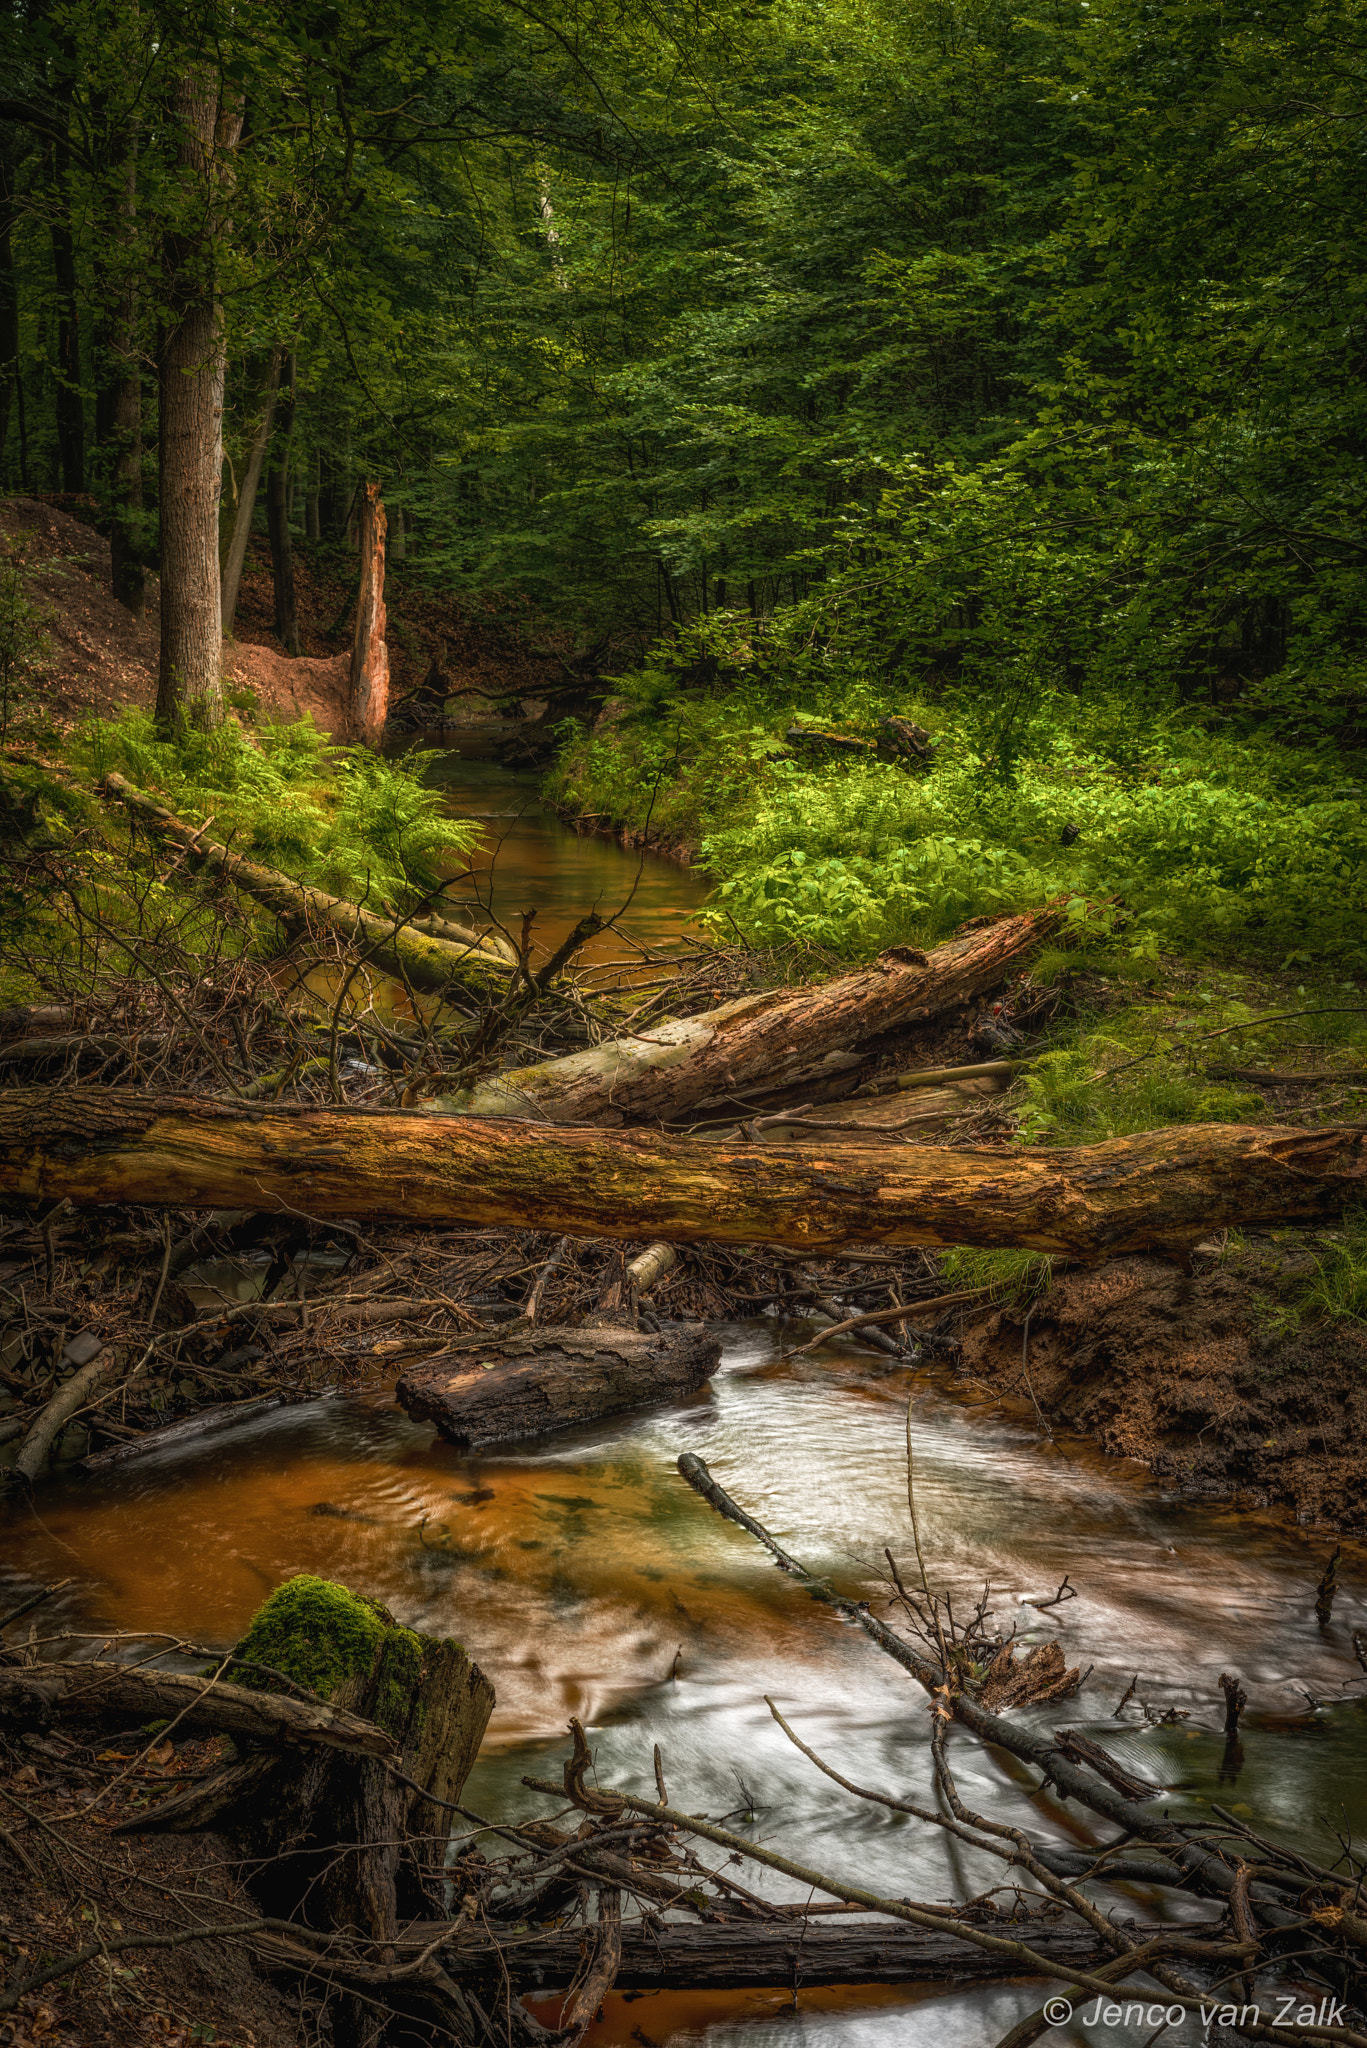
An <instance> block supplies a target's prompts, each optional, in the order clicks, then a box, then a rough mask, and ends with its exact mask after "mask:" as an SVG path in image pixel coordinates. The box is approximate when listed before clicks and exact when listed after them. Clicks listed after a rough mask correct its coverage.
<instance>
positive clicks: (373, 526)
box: [351, 484, 389, 750]
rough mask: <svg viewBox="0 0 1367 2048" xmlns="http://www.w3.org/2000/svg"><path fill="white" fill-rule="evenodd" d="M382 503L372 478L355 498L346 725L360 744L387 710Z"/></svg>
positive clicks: (366, 743)
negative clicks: (357, 574) (357, 543)
mask: <svg viewBox="0 0 1367 2048" xmlns="http://www.w3.org/2000/svg"><path fill="white" fill-rule="evenodd" d="M384 537H385V516H384V503H383V500H382V499H381V497H380V486H379V485H378V484H367V485H366V487H365V493H364V496H363V498H362V500H361V590H360V599H359V601H358V603H357V606H356V639H355V643H354V645H353V647H352V650H351V729H352V733H353V735H354V736H355V738H356V739H358V740H359V741H360V743H361V745H362V746H363V747H371V748H374V749H376V750H378V749H379V747H380V744H381V742H382V741H383V739H384V728H385V720H386V719H387V718H388V716H389V649H388V648H387V647H386V645H385V637H384V636H385V625H386V619H385V608H384Z"/></svg>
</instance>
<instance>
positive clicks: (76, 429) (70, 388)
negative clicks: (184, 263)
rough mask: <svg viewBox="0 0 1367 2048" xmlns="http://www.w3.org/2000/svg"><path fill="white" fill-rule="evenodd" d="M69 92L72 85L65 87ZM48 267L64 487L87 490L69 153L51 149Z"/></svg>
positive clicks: (63, 146)
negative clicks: (51, 276) (53, 299)
mask: <svg viewBox="0 0 1367 2048" xmlns="http://www.w3.org/2000/svg"><path fill="white" fill-rule="evenodd" d="M66 96H67V97H68V98H69V96H70V86H69V85H68V87H67V88H66ZM52 186H53V199H54V204H53V213H52V265H53V271H54V273H55V277H56V285H57V362H56V411H57V449H58V454H59V457H60V460H61V465H62V489H63V490H64V491H70V492H72V493H79V492H81V491H83V490H84V489H85V397H84V394H83V392H82V390H81V313H80V303H79V301H78V299H77V296H76V245H75V240H74V238H73V235H72V231H71V151H70V149H69V148H68V147H67V145H66V143H65V142H57V143H55V144H54V145H53V151H52Z"/></svg>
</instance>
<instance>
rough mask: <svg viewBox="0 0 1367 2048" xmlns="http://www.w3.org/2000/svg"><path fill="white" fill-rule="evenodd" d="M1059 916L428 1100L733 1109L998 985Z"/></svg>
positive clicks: (512, 1111) (626, 1112) (508, 1106)
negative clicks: (883, 1036) (886, 1033)
mask: <svg viewBox="0 0 1367 2048" xmlns="http://www.w3.org/2000/svg"><path fill="white" fill-rule="evenodd" d="M1061 922H1062V910H1061V909H1060V908H1058V907H1057V906H1052V905H1051V906H1050V907H1049V908H1048V909H1045V910H1039V911H1034V912H1031V913H1029V914H1027V915H1025V916H1021V917H1004V918H1000V919H998V921H997V922H996V923H994V924H990V925H986V926H981V927H979V928H978V929H976V930H973V931H967V932H961V933H960V934H959V935H958V936H957V937H955V938H952V939H950V940H948V941H947V942H946V944H945V945H943V946H937V947H936V948H935V950H934V952H933V953H930V954H926V953H917V952H914V951H913V950H912V949H911V948H909V947H894V948H893V950H892V951H891V952H888V953H884V954H883V955H882V957H881V958H880V959H879V960H878V961H877V962H876V963H875V964H874V966H872V967H865V968H861V969H860V971H859V972H858V973H857V974H845V975H841V976H839V977H838V978H837V979H836V980H834V981H828V982H823V983H821V984H819V985H818V986H816V987H808V988H801V989H782V988H781V989H766V990H762V991H760V992H759V993H757V994H755V995H747V996H741V997H739V998H738V999H737V1000H736V1001H735V1002H731V1003H723V1004H722V1005H721V1007H720V1009H716V1010H709V1011H708V1012H707V1013H706V1015H704V1016H701V1017H685V1018H681V1019H677V1020H675V1021H674V1022H671V1023H667V1024H659V1025H652V1026H651V1027H650V1028H649V1030H647V1031H644V1032H640V1033H637V1034H635V1035H634V1036H632V1037H630V1038H618V1039H613V1040H612V1041H611V1042H610V1043H608V1044H607V1045H600V1046H595V1047H593V1048H592V1049H591V1050H590V1051H588V1052H579V1053H572V1054H571V1055H570V1056H569V1058H568V1059H561V1060H548V1061H547V1062H546V1063H545V1064H544V1065H542V1066H537V1067H519V1068H516V1069H514V1070H513V1071H512V1072H510V1073H506V1074H498V1075H496V1076H494V1077H493V1078H492V1079H491V1080H488V1081H482V1082H480V1083H478V1084H477V1085H476V1086H475V1087H473V1088H469V1089H466V1090H464V1091H462V1092H461V1093H460V1094H456V1095H448V1096H439V1097H438V1098H437V1099H436V1101H435V1102H434V1103H433V1105H432V1106H433V1108H434V1109H437V1110H463V1111H465V1112H466V1113H467V1114H469V1115H472V1116H517V1117H534V1118H536V1119H537V1120H538V1121H543V1122H550V1123H556V1124H587V1123H593V1122H595V1121H596V1120H597V1119H598V1118H600V1117H602V1116H604V1115H605V1114H611V1115H612V1116H613V1118H614V1120H621V1119H623V1118H625V1119H627V1120H628V1121H637V1120H640V1121H644V1122H649V1123H656V1122H659V1123H671V1122H674V1121H677V1120H678V1119H679V1118H682V1117H686V1116H687V1115H689V1114H690V1113H691V1112H692V1111H694V1110H695V1109H705V1108H709V1107H715V1108H717V1109H721V1110H731V1109H742V1110H744V1109H746V1106H747V1104H748V1103H751V1102H753V1100H754V1098H755V1096H756V1095H758V1094H759V1093H761V1092H763V1093H765V1094H772V1093H774V1092H776V1091H777V1090H779V1089H783V1088H794V1087H806V1086H807V1085H808V1084H809V1083H811V1082H814V1081H818V1080H820V1081H827V1082H828V1081H830V1080H831V1079H832V1078H833V1077H834V1076H835V1075H837V1074H840V1073H845V1074H848V1075H850V1076H853V1077H855V1078H857V1076H858V1072H859V1069H860V1068H862V1067H863V1066H865V1065H866V1064H868V1062H869V1059H870V1047H871V1044H872V1042H873V1041H874V1040H875V1039H877V1038H878V1037H879V1036H881V1034H882V1033H884V1032H887V1031H894V1030H898V1029H900V1028H903V1027H905V1026H908V1025H916V1024H926V1023H929V1022H930V1020H931V1019H932V1018H934V1017H938V1016H941V1015H943V1014H944V1012H945V1011H947V1010H952V1009H955V1008H956V1007H957V1006H958V1005H960V1004H962V1003H967V1002H970V1001H971V1000H972V999H973V998H974V997H976V996H980V995H982V994H984V993H985V992H986V991H987V990H988V989H991V988H996V987H998V986H999V985H1000V984H1001V983H1002V982H1003V981H1005V980H1006V979H1007V977H1008V975H1010V974H1011V973H1012V972H1014V971H1015V970H1016V969H1017V968H1018V967H1020V966H1021V965H1022V964H1023V963H1024V961H1025V960H1026V959H1027V957H1028V956H1029V954H1030V953H1031V952H1032V951H1033V950H1034V948H1035V947H1036V946H1037V945H1039V944H1040V942H1041V941H1042V940H1043V939H1046V938H1047V937H1048V936H1049V935H1050V933H1051V932H1054V931H1056V930H1057V929H1058V927H1059V925H1060V923H1061Z"/></svg>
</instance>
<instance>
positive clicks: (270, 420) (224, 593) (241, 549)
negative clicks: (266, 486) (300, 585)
mask: <svg viewBox="0 0 1367 2048" xmlns="http://www.w3.org/2000/svg"><path fill="white" fill-rule="evenodd" d="M283 354H284V351H283V350H282V349H278V348H276V349H272V350H271V359H270V364H269V367H268V368H267V371H266V389H265V393H264V395H263V397H262V401H261V418H260V420H259V421H258V422H257V428H256V433H255V434H254V435H253V437H252V447H251V453H250V455H249V456H248V457H247V470H246V474H245V476H244V477H243V479H242V487H241V489H240V490H239V492H238V494H237V513H236V516H235V517H234V519H233V532H232V539H231V540H230V541H229V542H228V558H227V560H226V562H225V563H224V565H223V581H222V585H221V589H220V605H221V611H222V620H223V633H224V637H225V638H227V637H228V636H229V635H230V634H231V633H232V630H233V621H234V619H235V618H236V617H237V595H238V592H239V590H240V589H241V588H242V571H243V569H244V567H245V566H246V561H247V547H248V544H249V542H250V540H251V535H252V515H253V513H254V512H255V511H256V494H257V492H258V490H259V489H260V487H261V471H262V468H263V467H264V465H265V461H266V449H267V447H268V446H269V445H270V438H271V429H272V427H273V425H274V421H275V394H276V390H277V388H278V386H279V383H280V364H281V360H282V358H283Z"/></svg>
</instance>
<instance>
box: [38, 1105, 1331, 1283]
mask: <svg viewBox="0 0 1367 2048" xmlns="http://www.w3.org/2000/svg"><path fill="white" fill-rule="evenodd" d="M0 1191H3V1192H4V1193H6V1194H9V1195H13V1196H18V1197H20V1198H21V1199H26V1200H29V1201H54V1200H56V1199H58V1198H60V1197H62V1196H65V1197H66V1198H67V1199H68V1200H69V1201H71V1202H73V1203H74V1204H76V1205H77V1206H82V1207H90V1206H98V1205H101V1204H107V1203H113V1202H134V1203H154V1204H160V1203H167V1204H172V1205H179V1206H187V1207H191V1208H206V1209H207V1208H216V1209H231V1208H239V1209H240V1208H247V1209H252V1210H256V1211H261V1210H267V1211H269V1210H279V1211H289V1212H294V1213H296V1214H303V1215H305V1216H309V1217H318V1218H336V1217H346V1218H357V1217H381V1216H383V1217H397V1218H400V1219H402V1220H404V1221H405V1222H409V1223H417V1224H439V1225H443V1226H452V1225H478V1226H484V1227H494V1228H499V1227H507V1228H517V1229H523V1228H533V1229H540V1230H554V1231H559V1232H565V1233H568V1234H572V1235H575V1236H583V1237H600V1238H609V1239H639V1238H642V1237H650V1238H653V1239H659V1240H661V1241H665V1242H671V1243H686V1242H690V1241H698V1240H705V1239H706V1240H711V1241H713V1242H720V1243H727V1244H773V1245H781V1246H787V1247H794V1248H796V1249H799V1250H804V1251H815V1250H817V1249H825V1248H839V1247H841V1246H844V1245H848V1244H851V1243H868V1244H891V1245H926V1246H936V1245H987V1246H1020V1247H1023V1248H1026V1249H1029V1250H1033V1251H1042V1252H1055V1253H1061V1254H1066V1255H1070V1256H1073V1257H1078V1258H1084V1259H1087V1258H1109V1257H1114V1256H1118V1255H1120V1254H1122V1253H1125V1252H1132V1251H1139V1250H1146V1249H1153V1248H1163V1249H1169V1250H1175V1251H1180V1250H1183V1249H1189V1248H1190V1247H1191V1246H1193V1245H1194V1244H1196V1243H1197V1242H1198V1241H1199V1240H1200V1238H1201V1237H1203V1236H1204V1235H1206V1234H1207V1233H1208V1232H1209V1231H1211V1230H1215V1229H1220V1228H1222V1227H1225V1226H1229V1225H1235V1224H1239V1225H1247V1224H1251V1223H1260V1222H1273V1221H1286V1220H1291V1219H1293V1218H1313V1217H1319V1216H1325V1215H1329V1214H1333V1213H1335V1212H1338V1211H1341V1210H1342V1209H1343V1208H1344V1206H1345V1205H1347V1204H1350V1203H1353V1202H1361V1201H1362V1200H1363V1199H1364V1196H1365V1195H1367V1130H1365V1129H1363V1128H1362V1127H1361V1126H1353V1125H1342V1124H1340V1125H1326V1126H1324V1127H1322V1128H1320V1129H1317V1130H1300V1129H1295V1130H1292V1129H1280V1128H1275V1127H1274V1128H1267V1127H1253V1126H1248V1125H1242V1124H1197V1125H1180V1126H1178V1127H1175V1128H1172V1129H1166V1130H1157V1131H1147V1132H1144V1133H1141V1134H1139V1135H1137V1136H1134V1137H1127V1138H1112V1139H1110V1140H1108V1141H1107V1142H1106V1143H1105V1144H1101V1145H1088V1146H1080V1147H1077V1148H1074V1149H1071V1150H1058V1151H1049V1152H1029V1151H1025V1150H1023V1149H1015V1148H1013V1149H1012V1150H1010V1151H988V1150H963V1151H955V1150H949V1149H947V1148H940V1147H934V1146H913V1145H907V1146H905V1147H900V1148H890V1147H886V1146H879V1147H871V1146H859V1145H846V1144H839V1143H837V1144H832V1145H830V1146H828V1147H827V1146H822V1147H817V1146H813V1147H811V1148H810V1149H808V1150H806V1151H804V1153H803V1154H802V1155H801V1156H800V1157H793V1158H788V1159H785V1160H784V1161H783V1162H782V1164H781V1166H780V1164H779V1163H778V1162H777V1161H776V1159H775V1157H774V1155H773V1154H772V1153H771V1152H767V1151H766V1150H765V1149H764V1148H763V1147H762V1146H759V1145H753V1144H748V1145H737V1144H734V1143H728V1144H722V1143H708V1142H705V1141H703V1140H700V1139H690V1138H675V1137H672V1136H667V1135H664V1134H662V1133H659V1132H649V1131H640V1130H629V1131H604V1130H600V1129H595V1128H589V1129H582V1128H574V1127H568V1128H567V1127H565V1126H563V1125H546V1124H530V1123H520V1122H516V1121H514V1120H511V1119H507V1118H487V1119H485V1118H479V1117H467V1116H439V1115H431V1114H424V1113H423V1112H421V1111H403V1110H384V1109H370V1110H368V1109H348V1108H332V1107H313V1106H309V1105H289V1106H278V1105H270V1106H265V1105H256V1104H249V1103H240V1102H239V1103H234V1102H224V1101H216V1100H212V1099H209V1098H206V1097H201V1096H189V1095H164V1096H161V1095H154V1094H151V1093H147V1092H141V1091H137V1090H132V1089H102V1088H66V1089H60V1088H17V1089H13V1090H10V1091H8V1092H7V1093H6V1094H5V1095H4V1096H3V1098H0Z"/></svg>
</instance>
